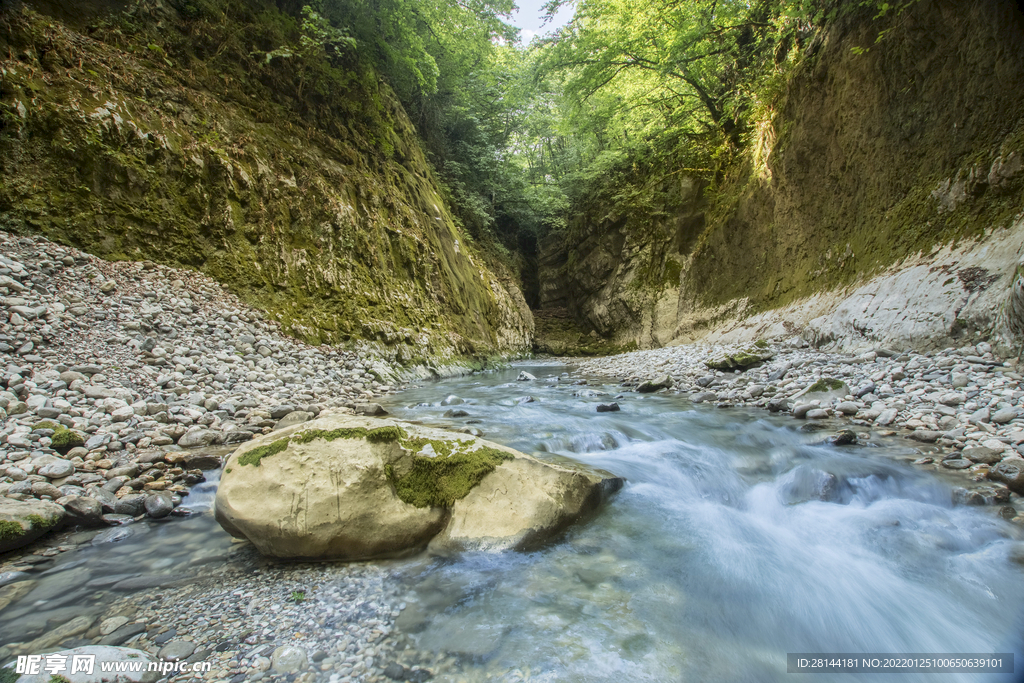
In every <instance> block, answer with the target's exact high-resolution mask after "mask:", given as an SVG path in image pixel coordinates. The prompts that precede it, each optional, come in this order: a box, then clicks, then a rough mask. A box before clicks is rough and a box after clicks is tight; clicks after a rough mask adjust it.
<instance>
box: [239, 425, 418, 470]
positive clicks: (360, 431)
mask: <svg viewBox="0 0 1024 683" xmlns="http://www.w3.org/2000/svg"><path fill="white" fill-rule="evenodd" d="M405 436H406V433H405V430H404V429H402V428H401V427H395V426H392V425H387V426H384V427H376V428H374V429H366V428H365V427H338V428H337V429H309V430H306V431H304V432H299V433H298V434H296V435H294V436H292V437H291V438H287V439H278V440H277V441H274V442H273V443H269V444H267V445H266V446H260V447H258V448H254V449H252V450H251V451H248V452H246V453H244V454H242V455H240V456H239V457H238V464H239V465H256V466H257V467H259V464H260V460H262V459H263V458H267V457H270V456H271V455H274V454H276V453H280V452H281V451H283V450H284V449H286V448H288V444H290V443H299V444H302V443H310V442H311V441H316V440H318V439H322V440H323V441H335V440H337V439H366V440H367V441H369V442H370V443H386V442H388V441H398V440H399V439H402V438H405ZM229 471H230V470H229Z"/></svg>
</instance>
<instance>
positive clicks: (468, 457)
mask: <svg viewBox="0 0 1024 683" xmlns="http://www.w3.org/2000/svg"><path fill="white" fill-rule="evenodd" d="M416 441H417V442H418V441H420V440H419V439H417V440H416ZM424 441H426V440H424ZM438 443H447V444H452V446H450V447H449V448H451V447H453V446H457V445H458V442H454V441H437V442H431V445H432V446H434V450H435V452H437V450H438V448H437V446H436V445H435V444H438ZM404 445H405V444H403V446H404ZM410 445H415V444H410ZM424 445H425V444H424ZM513 458H514V456H513V455H512V454H511V453H506V452H505V451H500V450H498V449H496V448H489V447H487V446H484V447H481V448H478V449H477V450H475V451H465V452H456V453H451V454H450V455H444V456H442V455H440V454H439V455H438V456H437V457H434V458H430V457H424V456H416V457H414V458H413V463H412V469H410V470H409V472H407V473H406V474H405V475H403V476H401V477H397V476H396V475H395V471H394V468H393V467H392V466H391V465H387V466H386V467H385V468H384V473H385V475H386V476H387V478H388V481H390V482H391V484H392V486H394V487H395V493H397V494H398V497H399V498H400V499H402V501H404V502H406V503H409V504H410V505H415V506H416V507H420V508H423V507H451V506H452V505H454V504H455V501H457V500H459V499H461V498H464V497H465V496H466V494H468V493H469V492H470V491H471V490H472V489H473V487H474V486H476V485H477V484H479V483H480V481H481V480H482V479H483V478H484V477H486V476H487V475H488V474H490V473H491V472H493V471H494V468H495V467H497V466H498V465H500V464H501V463H502V462H504V461H506V460H512V459H513Z"/></svg>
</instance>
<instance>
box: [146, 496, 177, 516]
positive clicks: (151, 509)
mask: <svg viewBox="0 0 1024 683" xmlns="http://www.w3.org/2000/svg"><path fill="white" fill-rule="evenodd" d="M145 508H146V514H147V515H149V516H150V517H152V518H153V519H160V518H162V517H166V516H167V515H169V514H171V512H172V511H173V510H174V504H173V503H172V502H171V499H170V496H165V495H161V494H158V493H154V494H152V495H150V496H146V500H145Z"/></svg>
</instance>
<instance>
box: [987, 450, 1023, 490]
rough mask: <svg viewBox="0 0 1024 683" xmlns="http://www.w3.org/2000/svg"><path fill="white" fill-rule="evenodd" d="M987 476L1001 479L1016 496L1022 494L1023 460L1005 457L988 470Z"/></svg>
mask: <svg viewBox="0 0 1024 683" xmlns="http://www.w3.org/2000/svg"><path fill="white" fill-rule="evenodd" d="M988 478H989V479H991V480H992V481H1001V482H1003V483H1004V484H1006V486H1007V487H1008V488H1009V489H1010V490H1011V491H1013V492H1014V493H1016V494H1017V495H1018V496H1024V460H1022V459H1020V458H1007V459H1006V460H1003V461H1002V462H1000V463H999V464H997V465H994V466H993V467H992V469H990V470H989V471H988Z"/></svg>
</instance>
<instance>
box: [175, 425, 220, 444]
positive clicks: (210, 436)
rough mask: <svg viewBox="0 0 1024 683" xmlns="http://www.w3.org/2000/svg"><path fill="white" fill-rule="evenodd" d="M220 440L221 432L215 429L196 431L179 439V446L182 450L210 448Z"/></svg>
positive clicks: (187, 433) (186, 433)
mask: <svg viewBox="0 0 1024 683" xmlns="http://www.w3.org/2000/svg"><path fill="white" fill-rule="evenodd" d="M219 438H220V432H217V431H215V430H213V429H197V430H195V431H191V432H185V434H184V435H182V437H181V438H180V439H178V445H179V446H181V447H182V448H196V447H199V446H209V445H211V444H214V443H216V442H217V440H218V439H219Z"/></svg>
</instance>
